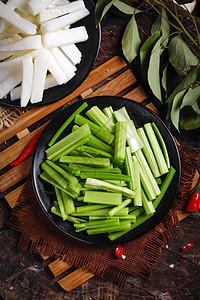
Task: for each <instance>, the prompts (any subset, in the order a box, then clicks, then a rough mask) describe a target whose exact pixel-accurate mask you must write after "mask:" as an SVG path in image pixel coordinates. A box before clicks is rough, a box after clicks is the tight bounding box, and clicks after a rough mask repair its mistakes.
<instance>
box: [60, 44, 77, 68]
mask: <svg viewBox="0 0 200 300" xmlns="http://www.w3.org/2000/svg"><path fill="white" fill-rule="evenodd" d="M61 50H62V51H63V53H64V54H65V55H66V56H67V57H68V58H69V60H70V61H71V62H72V63H73V64H74V65H76V64H79V63H80V62H81V57H82V53H81V51H80V50H79V49H78V47H77V46H76V45H75V44H69V45H65V46H62V47H61Z"/></svg>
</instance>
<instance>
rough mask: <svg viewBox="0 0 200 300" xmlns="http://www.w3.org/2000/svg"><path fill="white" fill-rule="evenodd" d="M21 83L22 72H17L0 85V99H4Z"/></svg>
mask: <svg viewBox="0 0 200 300" xmlns="http://www.w3.org/2000/svg"><path fill="white" fill-rule="evenodd" d="M21 81H22V71H21V70H17V71H15V72H13V73H12V74H11V75H10V76H8V77H7V78H6V79H5V80H3V81H2V82H1V83H0V99H2V98H4V97H5V96H6V95H7V94H8V93H9V92H10V91H11V90H12V89H13V88H14V87H15V86H16V85H18V84H19V83H20V82H21Z"/></svg>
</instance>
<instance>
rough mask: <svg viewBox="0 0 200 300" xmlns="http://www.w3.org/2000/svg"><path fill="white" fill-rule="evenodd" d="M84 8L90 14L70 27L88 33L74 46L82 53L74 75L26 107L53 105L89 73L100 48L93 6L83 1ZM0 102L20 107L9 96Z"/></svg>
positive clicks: (18, 102) (70, 91) (69, 92)
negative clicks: (82, 28) (83, 29)
mask: <svg viewBox="0 0 200 300" xmlns="http://www.w3.org/2000/svg"><path fill="white" fill-rule="evenodd" d="M85 6H86V8H87V9H88V10H89V11H90V14H89V15H88V16H87V17H85V18H84V19H82V20H80V21H79V22H76V23H75V24H73V26H72V27H78V26H82V25H83V26H85V27H86V30H87V33H88V36H89V38H88V40H87V41H86V42H84V43H78V44H76V46H77V47H78V48H79V50H80V51H81V52H82V59H81V62H80V64H77V65H76V67H77V71H76V75H75V76H74V77H73V78H72V79H71V80H70V81H69V82H67V83H66V84H62V85H58V86H56V87H52V88H50V89H48V90H45V91H44V95H43V100H42V101H41V102H38V103H36V104H31V103H30V102H29V103H28V105H27V107H29V108H31V107H36V106H43V105H47V104H51V103H54V102H56V101H58V100H61V99H62V98H64V97H66V96H67V95H69V94H71V93H72V92H73V91H74V90H75V89H77V87H78V86H79V85H80V84H81V83H82V82H83V81H84V80H85V78H86V77H87V76H88V74H89V73H90V71H91V69H92V66H93V64H94V62H95V60H96V57H97V55H98V51H99V46H100V26H99V27H98V28H96V26H95V20H94V4H93V2H92V1H91V0H87V1H85ZM0 101H1V102H3V103H5V104H8V105H10V106H18V107H20V100H15V101H11V100H10V95H9V94H8V96H7V97H6V98H3V99H1V100H0Z"/></svg>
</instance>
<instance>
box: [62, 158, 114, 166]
mask: <svg viewBox="0 0 200 300" xmlns="http://www.w3.org/2000/svg"><path fill="white" fill-rule="evenodd" d="M60 162H62V163H74V164H84V165H90V166H97V167H104V168H106V167H109V166H110V159H109V158H102V157H96V158H93V157H84V156H70V155H66V156H61V158H60Z"/></svg>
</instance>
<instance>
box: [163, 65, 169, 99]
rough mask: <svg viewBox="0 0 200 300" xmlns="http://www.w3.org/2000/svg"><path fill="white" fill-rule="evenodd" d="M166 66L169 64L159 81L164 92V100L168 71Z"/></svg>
mask: <svg viewBox="0 0 200 300" xmlns="http://www.w3.org/2000/svg"><path fill="white" fill-rule="evenodd" d="M168 65H169V64H168V63H167V65H166V66H165V68H164V70H163V72H162V79H161V82H162V87H163V89H164V90H165V98H166V97H167V70H168Z"/></svg>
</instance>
